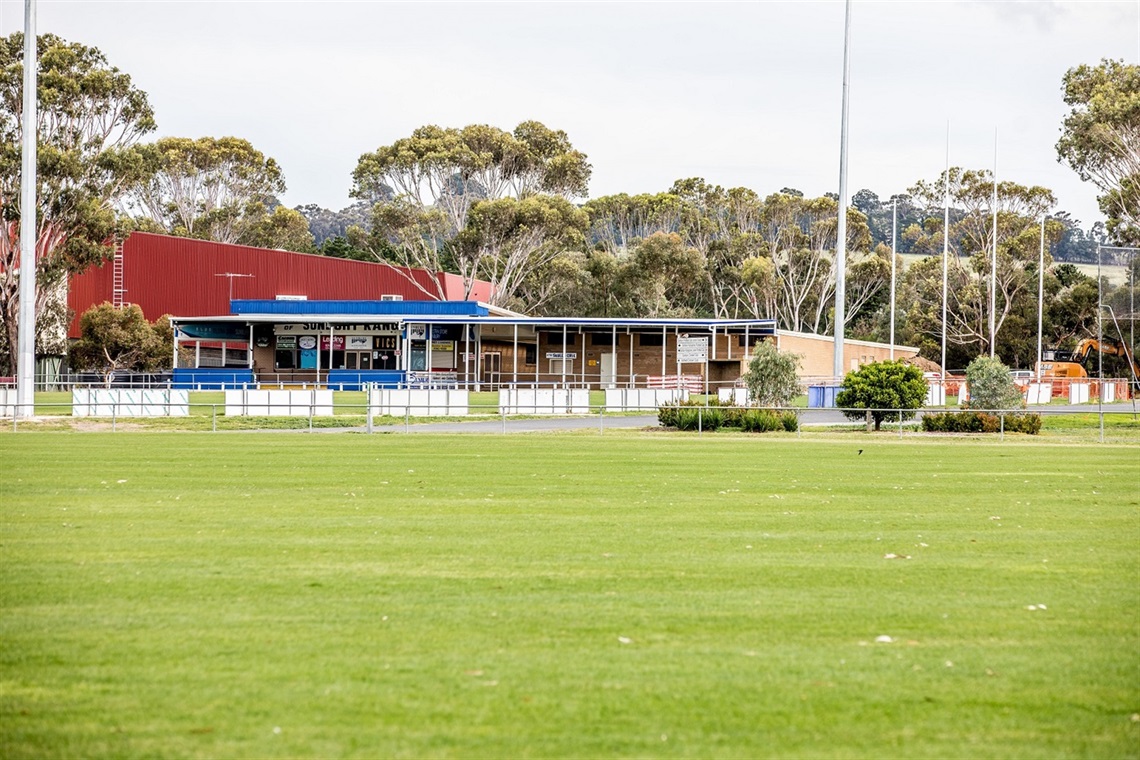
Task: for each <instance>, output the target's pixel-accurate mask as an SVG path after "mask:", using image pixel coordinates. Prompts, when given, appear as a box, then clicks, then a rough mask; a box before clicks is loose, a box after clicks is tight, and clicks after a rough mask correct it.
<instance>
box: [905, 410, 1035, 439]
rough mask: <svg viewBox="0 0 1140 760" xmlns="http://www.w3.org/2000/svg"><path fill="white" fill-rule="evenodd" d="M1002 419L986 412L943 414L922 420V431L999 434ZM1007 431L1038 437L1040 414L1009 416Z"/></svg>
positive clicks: (1006, 423) (931, 415)
mask: <svg viewBox="0 0 1140 760" xmlns="http://www.w3.org/2000/svg"><path fill="white" fill-rule="evenodd" d="M1002 424H1003V423H1002V418H1001V417H1000V416H998V415H996V414H987V413H985V412H943V413H941V414H927V415H925V416H923V418H922V429H923V430H924V431H926V432H928V433H997V432H999V431H1000V430H1001V429H1002ZM1004 425H1005V430H1006V432H1009V433H1025V434H1027V435H1037V434H1038V433H1039V432H1040V431H1041V415H1040V414H1007V415H1005V423H1004Z"/></svg>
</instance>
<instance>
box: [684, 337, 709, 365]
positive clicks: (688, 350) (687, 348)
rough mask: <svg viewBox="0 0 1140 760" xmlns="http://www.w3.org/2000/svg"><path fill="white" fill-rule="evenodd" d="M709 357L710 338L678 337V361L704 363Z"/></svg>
mask: <svg viewBox="0 0 1140 760" xmlns="http://www.w3.org/2000/svg"><path fill="white" fill-rule="evenodd" d="M708 358H709V339H708V337H707V336H706V337H701V338H688V337H684V336H682V337H679V338H677V361H678V362H679V363H681V364H704V362H705V360H707V359H708Z"/></svg>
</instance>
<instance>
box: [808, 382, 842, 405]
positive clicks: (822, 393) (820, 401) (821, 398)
mask: <svg viewBox="0 0 1140 760" xmlns="http://www.w3.org/2000/svg"><path fill="white" fill-rule="evenodd" d="M841 390H842V387H841V386H838V385H809V386H808V408H809V409H834V408H835V396H836V395H837V394H838V393H839V391H841Z"/></svg>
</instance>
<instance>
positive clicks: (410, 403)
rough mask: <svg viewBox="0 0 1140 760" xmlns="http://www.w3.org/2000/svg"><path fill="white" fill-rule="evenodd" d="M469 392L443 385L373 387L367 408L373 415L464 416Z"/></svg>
mask: <svg viewBox="0 0 1140 760" xmlns="http://www.w3.org/2000/svg"><path fill="white" fill-rule="evenodd" d="M468 403H469V393H468V392H467V391H458V390H452V389H449V388H441V389H438V390H418V389H412V390H386V389H380V388H373V389H372V390H371V391H369V393H368V409H369V412H370V413H371V414H373V415H389V416H392V417H404V416H411V417H465V416H467V410H468Z"/></svg>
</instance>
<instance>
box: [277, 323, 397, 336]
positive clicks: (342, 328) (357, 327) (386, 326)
mask: <svg viewBox="0 0 1140 760" xmlns="http://www.w3.org/2000/svg"><path fill="white" fill-rule="evenodd" d="M330 330H331V331H332V332H334V333H336V334H337V335H395V334H397V333H398V332H399V331H400V326H399V325H398V324H397V323H395V322H366V323H359V324H351V323H348V324H342V323H340V322H336V323H329V322H305V323H301V324H295V325H288V324H284V325H274V326H273V334H274V335H298V334H302V333H324V334H325V335H328V333H329V331H330Z"/></svg>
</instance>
